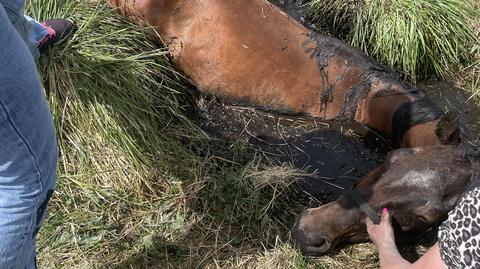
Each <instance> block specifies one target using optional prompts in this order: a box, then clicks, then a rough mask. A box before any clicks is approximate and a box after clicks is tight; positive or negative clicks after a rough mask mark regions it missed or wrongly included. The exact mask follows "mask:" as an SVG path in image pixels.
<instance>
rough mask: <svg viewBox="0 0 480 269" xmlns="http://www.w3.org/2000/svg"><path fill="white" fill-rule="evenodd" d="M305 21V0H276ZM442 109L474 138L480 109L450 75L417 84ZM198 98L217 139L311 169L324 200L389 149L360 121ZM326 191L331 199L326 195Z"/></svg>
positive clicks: (307, 184)
mask: <svg viewBox="0 0 480 269" xmlns="http://www.w3.org/2000/svg"><path fill="white" fill-rule="evenodd" d="M271 2H272V3H274V4H277V5H278V6H280V7H281V8H283V9H284V11H285V12H286V13H288V14H289V15H290V16H292V17H294V18H295V19H297V20H298V21H300V22H301V23H302V24H304V25H306V26H308V27H310V28H311V27H313V26H312V24H311V23H310V22H309V21H308V19H307V8H306V6H305V4H304V2H305V1H303V0H273V1H271ZM419 86H420V87H421V88H424V89H425V90H426V91H427V93H428V94H429V96H430V97H431V99H432V100H433V101H434V102H435V103H436V104H437V105H438V106H439V107H441V108H442V109H443V110H444V111H449V110H455V111H457V112H459V113H461V121H462V123H463V124H464V131H465V133H466V134H467V135H468V136H469V137H470V138H471V140H477V139H478V138H479V134H480V123H479V117H478V115H480V109H479V107H478V106H477V105H475V103H474V102H473V100H468V98H469V95H468V94H466V93H465V92H464V91H463V90H461V89H458V88H456V87H454V86H453V84H452V83H449V82H447V81H429V82H427V83H423V84H421V85H419ZM205 97H206V96H202V97H201V98H199V99H198V106H199V108H200V115H201V117H202V118H203V120H202V128H203V129H204V130H205V131H206V132H207V133H208V134H210V135H211V136H212V137H215V138H217V139H221V140H226V141H229V142H231V143H234V142H240V143H244V144H247V145H249V146H251V147H253V148H254V149H255V150H256V151H257V152H258V153H260V154H264V155H266V156H267V157H269V158H270V159H272V160H275V161H276V162H278V163H290V164H292V165H293V166H295V167H297V168H300V169H304V170H305V171H307V172H309V173H312V174H313V176H311V177H305V178H303V179H302V180H300V181H299V182H298V186H299V187H300V189H301V190H302V191H303V192H306V193H308V194H310V195H313V196H314V197H316V198H319V199H320V200H321V201H323V202H327V201H328V200H331V199H334V198H336V197H337V196H338V195H339V194H341V193H342V192H343V189H348V188H350V187H351V186H352V185H353V184H354V183H355V182H356V180H358V178H360V177H361V176H363V175H365V174H366V173H367V172H368V171H371V170H372V169H374V168H375V167H377V166H378V165H379V164H380V163H381V162H382V161H383V156H384V154H385V153H386V152H387V151H388V150H390V149H391V148H390V146H389V144H388V141H385V140H384V139H383V138H381V137H380V136H378V135H377V134H375V133H373V132H372V131H371V130H369V129H368V128H366V127H364V126H361V125H356V124H339V123H334V122H323V121H320V120H318V119H314V118H308V117H289V116H284V115H277V114H275V113H269V112H266V111H262V110H258V109H254V108H248V107H238V106H232V105H226V104H223V103H221V102H219V101H218V100H216V99H215V98H211V97H206V98H205ZM325 197H327V199H325Z"/></svg>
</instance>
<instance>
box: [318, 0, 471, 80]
mask: <svg viewBox="0 0 480 269" xmlns="http://www.w3.org/2000/svg"><path fill="white" fill-rule="evenodd" d="M310 6H311V9H312V13H313V18H315V19H316V20H317V21H321V20H323V22H328V23H330V24H331V25H332V30H333V31H334V32H335V33H336V34H337V35H340V36H342V35H344V36H346V38H347V40H348V41H349V42H351V44H352V45H353V46H355V47H359V48H361V49H362V50H364V51H365V52H366V53H367V54H369V55H370V56H372V57H375V58H376V59H378V60H379V61H381V62H382V63H384V64H387V65H390V66H392V67H395V68H396V69H397V70H398V71H400V72H401V73H404V74H405V75H406V76H409V77H410V78H411V79H412V80H414V81H415V80H416V79H417V78H425V77H428V76H431V75H437V76H439V77H447V76H449V75H452V74H455V72H457V71H458V70H459V68H460V66H461V65H462V64H463V63H465V62H469V60H471V55H472V46H473V45H474V44H477V43H478V42H479V39H478V37H477V36H476V35H475V33H474V30H473V27H471V23H472V21H474V20H477V19H478V18H479V12H478V10H477V9H476V8H475V6H474V3H473V1H472V0H467V1H464V0H441V1H437V0H388V1H384V0H355V1H353V0H312V1H311V2H310ZM322 18H325V19H322ZM345 32H346V34H345Z"/></svg>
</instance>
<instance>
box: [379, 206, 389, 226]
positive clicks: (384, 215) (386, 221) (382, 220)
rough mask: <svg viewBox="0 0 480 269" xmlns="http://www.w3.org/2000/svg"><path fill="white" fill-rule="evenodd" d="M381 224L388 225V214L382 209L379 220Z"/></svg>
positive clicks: (386, 210)
mask: <svg viewBox="0 0 480 269" xmlns="http://www.w3.org/2000/svg"><path fill="white" fill-rule="evenodd" d="M380 222H381V223H390V212H388V209H387V208H384V209H383V211H382V217H381V220H380Z"/></svg>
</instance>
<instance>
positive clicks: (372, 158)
mask: <svg viewBox="0 0 480 269" xmlns="http://www.w3.org/2000/svg"><path fill="white" fill-rule="evenodd" d="M198 107H199V109H200V115H201V118H202V121H201V122H202V123H201V124H202V128H203V130H204V131H205V132H206V133H207V134H209V135H210V136H211V137H212V138H215V139H218V140H222V141H224V142H226V143H231V144H233V143H242V144H244V145H248V146H249V147H251V148H252V149H253V150H254V151H255V152H256V153H257V154H262V155H264V156H265V157H267V158H268V159H269V160H271V161H273V162H275V163H278V164H285V163H288V164H290V165H292V166H293V167H295V168H298V169H302V170H304V171H305V172H307V173H311V174H312V176H308V177H304V178H302V179H301V180H299V181H298V182H297V183H298V184H297V187H299V188H300V190H301V191H302V192H304V193H307V194H308V195H311V196H313V197H315V198H316V199H319V200H325V199H327V200H331V199H335V198H336V197H338V195H340V194H341V193H343V190H344V189H349V188H351V186H352V185H353V184H354V183H355V182H356V181H357V179H358V178H359V177H361V176H363V175H365V174H366V173H367V172H368V171H370V170H372V169H374V168H375V167H377V166H378V165H380V163H381V162H382V160H383V156H384V154H385V153H386V152H387V151H388V150H389V149H390V145H389V143H388V141H386V140H385V139H384V138H382V137H381V136H379V135H377V134H375V133H374V132H372V131H371V130H370V129H368V128H367V127H365V126H361V125H358V124H348V123H337V122H326V121H321V120H318V119H315V118H310V117H299V116H284V115H278V114H275V113H272V112H268V111H263V110H260V109H255V108H250V107H240V106H234V105H227V104H224V103H222V102H220V101H219V100H218V99H216V98H213V97H210V96H205V95H203V96H202V97H201V98H199V99H198Z"/></svg>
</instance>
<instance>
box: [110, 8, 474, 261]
mask: <svg viewBox="0 0 480 269" xmlns="http://www.w3.org/2000/svg"><path fill="white" fill-rule="evenodd" d="M111 3H112V4H113V5H115V6H116V7H118V8H119V10H120V12H121V13H122V14H124V15H126V16H128V17H129V18H131V19H133V20H135V21H138V22H140V23H147V24H149V25H151V26H152V27H153V29H154V30H155V36H156V37H158V38H159V39H160V40H161V41H162V42H163V43H164V44H165V45H166V46H167V47H168V49H169V51H170V56H171V59H172V61H173V62H174V63H175V64H176V65H177V67H178V68H180V69H181V70H182V71H183V72H184V73H185V75H186V76H187V77H188V78H189V79H190V80H191V82H192V83H193V84H194V85H196V86H197V87H198V88H199V89H200V90H202V91H204V92H208V93H212V94H215V95H217V96H220V97H222V98H223V99H224V100H226V101H230V102H235V103H243V104H249V105H253V106H258V107H262V108H264V109H270V110H275V111H277V112H282V113H286V114H293V115H309V116H313V117H318V118H321V119H325V120H339V121H356V122H359V123H362V124H365V125H367V126H369V127H371V128H372V129H375V130H377V131H380V132H382V133H384V134H385V135H387V136H389V137H390V138H391V139H392V142H393V144H394V145H395V146H397V147H422V148H411V149H399V150H396V151H393V152H392V153H390V154H389V155H388V156H387V159H386V162H385V163H384V164H383V165H382V166H380V167H379V168H377V169H375V170H374V171H372V172H371V173H369V174H368V175H367V176H366V177H364V178H363V179H361V180H360V182H359V183H358V184H357V185H356V187H355V189H356V190H357V192H358V193H360V195H361V196H363V198H364V199H365V200H366V201H367V202H368V203H369V204H370V205H371V206H372V207H373V208H374V209H378V208H381V207H382V206H386V207H388V208H389V209H391V211H392V213H393V216H394V217H395V218H396V219H397V221H398V222H399V224H400V226H401V227H402V229H404V230H416V229H425V228H426V227H429V226H431V225H433V224H435V223H437V222H438V221H440V220H441V219H442V217H444V216H445V215H446V213H447V212H448V210H450V209H451V208H452V206H453V204H454V203H455V202H456V199H457V198H458V195H460V193H461V192H462V190H463V189H464V187H465V185H466V184H467V183H468V182H469V180H470V174H469V173H467V172H464V171H471V169H470V166H469V164H468V161H465V159H463V158H461V157H460V156H461V155H462V150H460V149H456V148H454V147H451V146H441V144H446V143H451V142H457V141H458V139H459V137H458V136H459V131H458V128H457V125H456V124H455V119H451V118H450V117H446V116H445V115H444V114H443V112H442V111H441V110H440V109H438V108H437V107H436V106H435V105H433V104H432V103H431V102H430V101H429V99H428V98H427V97H426V96H425V94H424V92H423V91H421V90H419V89H416V88H414V87H412V86H411V85H409V84H407V83H405V82H402V81H400V80H399V79H397V78H396V76H395V75H394V73H393V72H392V71H391V70H390V69H388V68H386V67H384V66H382V65H380V64H378V63H377V62H375V61H373V60H372V59H370V58H368V57H367V56H366V55H365V54H363V53H362V52H361V51H359V50H357V49H355V48H352V47H350V46H348V45H347V44H345V43H343V42H342V41H340V40H337V39H335V38H332V37H329V36H326V35H322V34H319V33H315V32H312V31H310V30H308V29H306V28H305V27H303V26H302V25H300V24H299V23H297V22H296V21H294V20H293V19H292V18H290V17H289V16H288V15H286V14H285V13H283V12H282V11H280V10H279V9H278V8H277V7H275V6H273V5H272V4H270V3H269V2H267V1H266V0H241V1H234V0H222V1H214V0H168V1H167V0H111ZM436 152H440V153H436ZM439 157H440V158H439ZM426 193H428V195H425V194H426ZM425 199H427V200H425ZM364 221H365V214H363V213H362V212H361V211H360V210H359V209H358V208H357V207H356V206H354V203H353V202H352V201H351V199H349V197H346V196H344V197H342V198H340V199H339V200H338V201H336V202H333V203H330V204H328V205H325V206H323V207H320V208H316V209H309V210H307V211H306V212H304V213H303V214H302V215H301V216H300V218H299V219H298V220H297V222H296V224H295V225H294V229H293V231H292V235H293V237H294V239H295V241H296V242H297V243H298V244H299V245H300V247H301V249H302V250H303V252H304V253H307V254H312V255H315V254H321V253H324V252H325V251H327V250H329V249H331V247H332V246H334V245H336V244H337V243H339V242H342V241H343V242H359V241H364V240H366V238H367V233H366V229H365V224H364Z"/></svg>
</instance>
